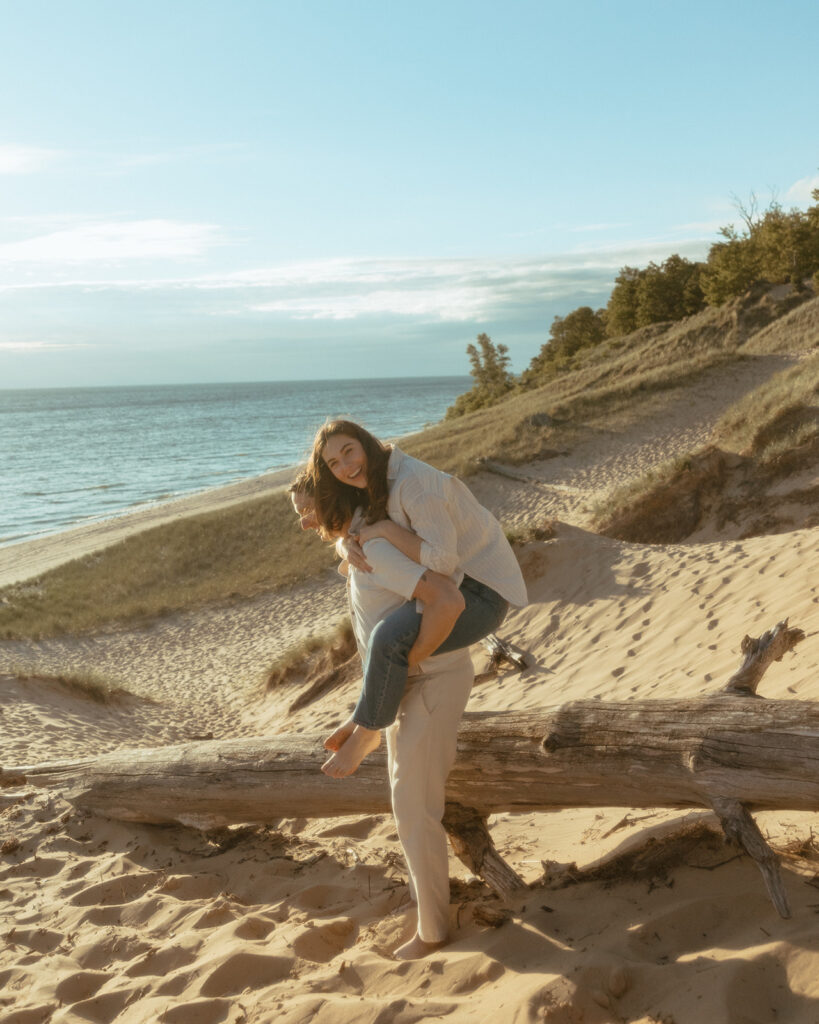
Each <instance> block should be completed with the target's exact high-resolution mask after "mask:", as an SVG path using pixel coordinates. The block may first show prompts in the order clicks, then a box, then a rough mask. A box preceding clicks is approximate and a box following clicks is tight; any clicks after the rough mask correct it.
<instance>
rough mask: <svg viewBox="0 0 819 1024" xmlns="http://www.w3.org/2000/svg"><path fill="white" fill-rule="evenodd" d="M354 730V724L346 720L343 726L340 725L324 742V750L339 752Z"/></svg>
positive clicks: (349, 719) (350, 719) (350, 720)
mask: <svg viewBox="0 0 819 1024" xmlns="http://www.w3.org/2000/svg"><path fill="white" fill-rule="evenodd" d="M353 729H355V722H354V721H353V720H352V718H348V719H347V721H346V722H345V723H344V725H340V726H339V727H338V728H337V729H336V731H335V732H334V733H331V734H330V735H329V736H328V737H327V739H326V740H325V741H324V749H325V750H340V749H341V748H342V747H343V746H344V744H345V743H346V742H347V740H348V739H349V738H350V737H351V736H352V734H353Z"/></svg>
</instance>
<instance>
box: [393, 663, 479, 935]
mask: <svg viewBox="0 0 819 1024" xmlns="http://www.w3.org/2000/svg"><path fill="white" fill-rule="evenodd" d="M426 664H427V665H428V666H429V670H428V671H427V672H426V673H425V674H423V675H417V676H410V678H409V683H408V685H407V690H406V693H405V695H404V698H403V700H402V701H401V704H400V706H399V709H398V716H397V718H396V720H395V722H394V723H393V725H391V726H390V727H389V729H388V730H387V763H388V767H389V774H390V787H391V789H392V809H393V814H394V815H395V824H396V827H397V829H398V838H399V839H400V840H401V845H402V847H403V848H404V857H405V858H406V862H407V869H408V871H409V878H410V895H411V896H413V897H414V899H415V900H416V902H417V904H418V934H419V935H420V937H421V938H422V939H423V940H424V941H425V942H442V941H443V940H444V939H446V937H447V932H448V931H449V862H448V849H447V837H446V832H445V831H444V827H443V825H442V824H441V818H442V817H443V814H444V793H445V788H446V779H447V776H448V775H449V770H450V768H451V767H452V765H453V763H454V761H455V752H456V748H457V740H458V723H459V722H460V720H461V715H462V714H463V711H464V708H465V707H466V702H467V700H468V699H469V691H470V690H471V688H472V683H473V680H474V672H473V668H472V660H471V659H470V657H469V654H468V652H467V651H465V650H463V651H455V652H453V653H452V654H445V655H440V656H439V657H438V658H435V659H433V661H432V662H427V663H426Z"/></svg>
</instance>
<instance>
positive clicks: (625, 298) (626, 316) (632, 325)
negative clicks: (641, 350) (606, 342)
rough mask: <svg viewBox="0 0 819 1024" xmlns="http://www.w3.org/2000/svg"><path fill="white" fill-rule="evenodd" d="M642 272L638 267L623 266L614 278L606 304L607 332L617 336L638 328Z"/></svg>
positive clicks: (611, 336) (611, 335)
mask: <svg viewBox="0 0 819 1024" xmlns="http://www.w3.org/2000/svg"><path fill="white" fill-rule="evenodd" d="M640 273H641V271H639V270H638V269H637V268H636V267H623V268H622V270H621V271H620V273H619V274H618V275H617V277H616V278H615V279H614V288H613V289H612V292H611V295H610V296H609V301H608V304H607V305H606V334H607V335H608V336H609V337H610V338H616V337H617V336H618V335H620V334H631V332H632V331H634V330H636V328H637V306H638V299H639V297H638V290H639V284H640Z"/></svg>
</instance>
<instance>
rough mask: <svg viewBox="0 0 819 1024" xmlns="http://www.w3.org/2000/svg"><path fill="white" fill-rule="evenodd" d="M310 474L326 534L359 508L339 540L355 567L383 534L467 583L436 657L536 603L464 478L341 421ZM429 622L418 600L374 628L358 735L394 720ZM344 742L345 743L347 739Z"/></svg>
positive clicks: (362, 566)
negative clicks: (514, 608)
mask: <svg viewBox="0 0 819 1024" xmlns="http://www.w3.org/2000/svg"><path fill="white" fill-rule="evenodd" d="M308 473H309V475H310V478H311V482H312V487H313V492H314V501H315V517H316V520H317V522H318V525H319V528H320V529H321V530H322V531H323V532H324V534H325V536H334V535H336V536H337V535H338V534H339V533H340V532H341V531H343V530H345V529H346V528H347V524H348V523H349V521H350V510H351V509H352V508H357V509H358V510H359V514H358V515H357V516H356V517H355V520H354V526H353V528H352V530H351V531H350V532H349V533H347V534H346V535H344V536H342V537H340V539H339V540H338V541H337V548H338V551H339V554H340V555H341V556H342V557H343V558H345V559H346V560H347V562H348V563H349V565H350V568H351V570H352V571H354V572H368V571H369V570H370V566H369V564H368V563H367V560H366V557H365V554H364V551H363V550H362V545H363V544H366V543H367V541H370V540H373V539H375V538H378V537H381V538H384V539H385V540H388V541H389V542H390V543H391V544H392V545H393V546H394V547H396V548H397V549H398V550H399V551H401V552H402V553H403V554H404V555H406V556H407V557H408V558H410V559H411V560H412V561H414V562H416V563H418V564H419V565H422V566H425V567H426V568H428V569H430V570H432V571H433V572H437V573H441V574H442V575H444V576H449V577H451V578H452V579H453V581H454V582H455V584H456V585H457V586H458V587H459V588H460V592H461V594H462V596H463V598H464V610H463V611H462V612H461V614H460V616H459V617H458V619H457V621H456V622H455V625H454V627H453V629H452V632H451V633H450V635H449V636H448V638H447V639H446V640H445V641H444V642H443V643H442V644H441V645H440V647H438V649H437V650H436V652H435V653H445V652H447V651H453V650H457V649H459V648H462V647H468V646H469V645H471V644H473V643H476V642H477V641H478V640H480V639H482V638H483V637H485V636H486V635H487V634H488V633H491V632H494V631H495V630H496V629H497V628H498V627H499V626H500V624H501V622H502V621H503V619H504V617H505V615H506V613H507V611H508V608H509V605H510V604H513V605H518V606H522V605H525V604H526V603H527V596H526V586H525V584H524V582H523V576H522V575H521V571H520V567H519V566H518V563H517V559H516V558H515V555H514V552H513V551H512V549H511V547H510V546H509V543H508V541H507V540H506V537H505V536H504V533H503V530H502V528H501V525H500V523H499V522H498V521H497V519H495V517H494V516H493V515H492V514H491V512H489V510H488V509H486V508H484V507H483V506H482V505H481V504H480V503H479V502H478V501H477V499H476V498H475V497H474V495H473V494H472V492H471V491H470V490H469V488H468V487H467V486H466V485H465V484H464V483H462V482H461V481H460V480H458V479H457V478H456V477H453V476H450V475H448V474H446V473H442V472H441V471H440V470H437V469H435V468H434V467H432V466H430V465H428V464H426V463H424V462H420V461H419V460H417V459H414V458H412V457H411V456H409V455H407V454H405V453H404V452H402V451H400V450H399V449H398V448H396V447H394V446H390V445H385V444H382V443H381V442H380V441H379V440H378V439H377V438H375V437H373V435H372V434H370V433H369V432H368V431H366V430H365V429H364V428H363V427H361V426H359V425H358V424H357V423H353V422H352V421H350V420H333V421H331V422H329V423H326V424H325V425H324V426H323V427H322V428H321V429H320V430H319V431H318V433H317V435H316V438H315V441H314V444H313V450H312V454H311V458H310V462H309V466H308ZM353 531H354V532H353ZM420 622H421V615H420V612H419V610H418V609H417V607H416V604H415V603H414V602H410V603H408V604H405V605H403V606H402V607H401V608H398V609H396V610H395V611H394V612H392V613H391V614H390V615H388V616H387V617H386V618H385V619H383V620H382V621H381V622H380V623H379V625H378V626H377V627H376V629H375V630H374V631H373V633H372V636H371V638H370V644H369V648H368V652H367V658H366V661H365V665H364V685H363V687H362V694H361V698H360V700H359V702H358V704H357V705H356V709H355V711H354V713H353V716H352V719H351V721H350V722H349V723H345V726H343V727H342V730H341V732H344V730H345V729H346V730H347V733H348V734H349V733H350V732H352V729H353V726H360V727H363V728H364V729H365V730H379V729H382V728H385V727H386V726H388V725H390V724H391V723H392V722H393V721H394V719H395V715H396V711H397V708H398V705H399V703H400V701H401V698H402V696H403V694H404V690H405V687H406V681H407V672H408V660H407V657H408V653H409V650H410V648H411V647H412V645H413V643H414V641H415V639H416V637H417V636H418V631H419V628H420ZM339 738H340V739H341V742H342V743H343V742H344V736H343V735H342V736H340V737H339Z"/></svg>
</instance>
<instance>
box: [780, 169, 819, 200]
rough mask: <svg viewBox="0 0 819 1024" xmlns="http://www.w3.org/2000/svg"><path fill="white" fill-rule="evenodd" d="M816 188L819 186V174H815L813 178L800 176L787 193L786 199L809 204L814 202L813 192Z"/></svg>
mask: <svg viewBox="0 0 819 1024" xmlns="http://www.w3.org/2000/svg"><path fill="white" fill-rule="evenodd" d="M815 188H819V174H814V175H813V177H811V178H800V179H799V181H795V182H794V183H793V185H791V187H790V188H789V189H788V191H787V192H786V193H785V199H787V200H788V201H789V202H791V203H799V204H801V205H805V206H807V205H808V204H809V203H813V197H812V196H811V192H812V191H813V190H814V189H815Z"/></svg>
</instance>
